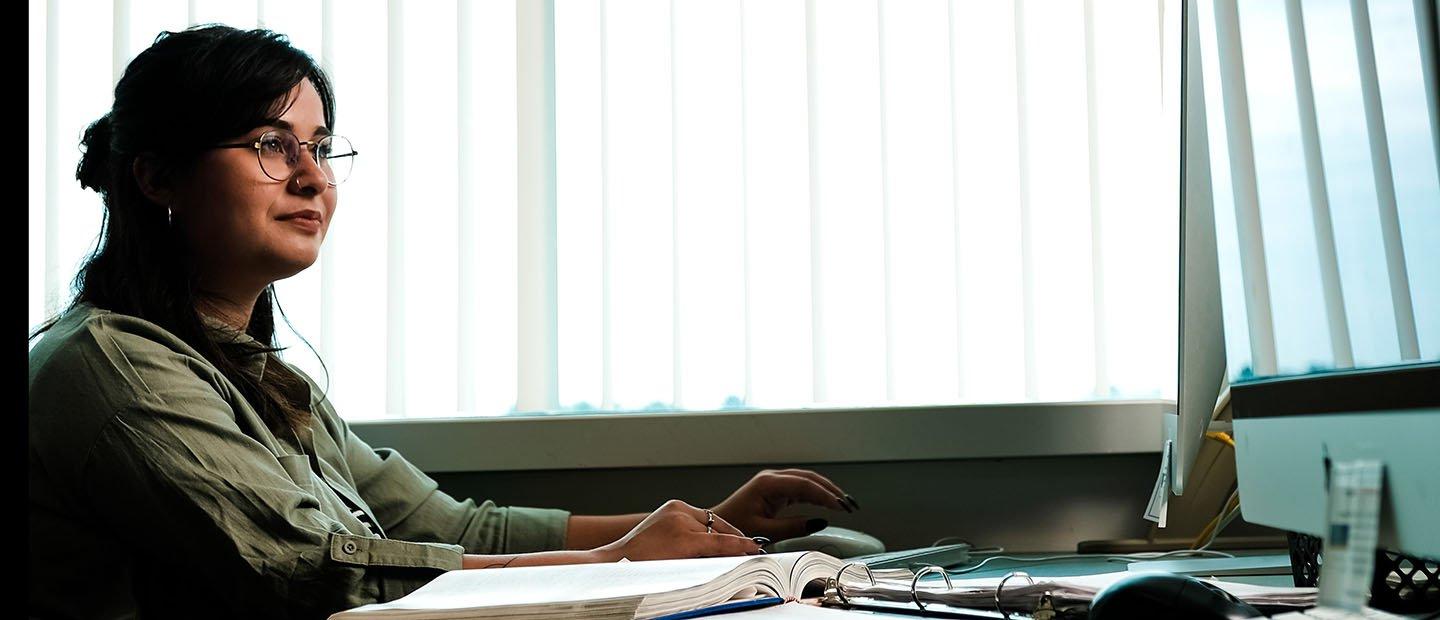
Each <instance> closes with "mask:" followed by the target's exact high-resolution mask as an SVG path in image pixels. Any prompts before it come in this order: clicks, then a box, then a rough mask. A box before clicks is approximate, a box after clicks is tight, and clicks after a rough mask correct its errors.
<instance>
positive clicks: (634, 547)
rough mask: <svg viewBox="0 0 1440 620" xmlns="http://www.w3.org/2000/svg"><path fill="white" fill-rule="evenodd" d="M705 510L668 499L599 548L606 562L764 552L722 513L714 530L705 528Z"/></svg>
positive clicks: (598, 550)
mask: <svg viewBox="0 0 1440 620" xmlns="http://www.w3.org/2000/svg"><path fill="white" fill-rule="evenodd" d="M705 520H706V515H705V509H704V508H696V507H694V506H691V505H690V504H687V503H685V502H682V501H680V500H678V499H672V500H670V501H668V502H665V503H664V504H662V505H661V506H660V508H658V509H656V510H655V512H652V513H650V515H649V516H647V517H645V518H644V519H643V520H641V521H640V524H639V525H636V526H635V527H634V528H633V529H631V530H630V532H629V533H627V534H625V535H624V536H623V537H621V538H620V540H617V541H615V542H613V543H610V544H608V545H604V546H601V547H598V548H596V549H595V553H596V554H598V555H599V556H600V558H601V559H602V560H604V561H610V562H615V561H619V560H620V558H627V559H630V560H670V559H675V558H705V557H715V556H726V555H751V554H756V553H760V545H759V544H757V543H756V542H755V541H753V540H750V539H749V538H746V537H745V534H743V533H741V531H740V530H737V529H735V526H733V525H730V524H729V523H728V522H726V521H725V519H723V518H721V516H720V515H719V514H716V515H715V523H714V529H715V531H714V533H707V532H706V531H705Z"/></svg>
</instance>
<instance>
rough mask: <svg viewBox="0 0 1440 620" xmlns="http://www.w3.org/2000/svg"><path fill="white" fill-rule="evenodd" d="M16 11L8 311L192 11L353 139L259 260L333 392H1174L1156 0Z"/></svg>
mask: <svg viewBox="0 0 1440 620" xmlns="http://www.w3.org/2000/svg"><path fill="white" fill-rule="evenodd" d="M31 8H32V11H31V18H30V45H31V49H32V54H31V67H30V97H31V104H32V105H31V112H30V114H31V118H30V132H31V134H30V135H31V139H30V149H31V158H30V159H31V161H33V162H43V164H44V165H43V166H35V167H33V168H32V172H31V177H30V188H31V193H30V214H31V228H30V238H31V259H30V280H29V283H30V294H29V299H30V321H31V323H32V324H37V323H38V322H39V321H41V320H43V318H44V317H45V316H47V315H49V314H50V313H53V312H55V311H56V310H58V309H60V308H63V307H64V304H65V303H66V302H67V300H68V297H69V293H68V284H69V278H70V277H71V276H72V275H73V273H74V269H75V267H76V266H77V264H78V262H79V260H80V258H81V257H82V256H83V255H84V254H85V253H86V252H87V251H88V250H89V249H90V248H91V247H93V243H94V241H95V235H96V233H97V232H98V231H99V219H100V202H99V200H98V199H97V197H96V196H95V195H94V194H92V193H89V192H85V191H82V190H80V189H79V187H78V185H77V184H75V183H74V182H73V181H72V180H70V177H69V171H70V170H73V169H74V163H75V161H76V160H77V158H78V155H79V154H78V152H77V151H76V150H75V148H74V145H75V144H76V143H78V139H79V135H80V131H82V130H83V128H84V126H85V124H86V123H88V122H90V121H92V120H94V119H95V118H98V117H99V116H100V115H101V114H103V113H104V111H105V109H106V106H107V105H108V103H109V101H110V97H109V94H108V93H109V90H108V89H109V86H110V85H111V84H113V80H114V79H115V78H116V77H118V75H119V72H120V71H121V70H123V67H124V66H125V64H126V63H127V62H128V61H129V59H130V58H131V57H133V55H134V54H136V53H138V52H139V51H140V50H142V49H143V48H144V47H145V46H147V45H148V44H149V42H150V41H151V40H152V39H153V37H154V35H155V34H156V33H157V32H159V31H160V30H162V29H179V28H182V27H184V26H185V25H187V24H190V23H201V22H209V21H221V22H225V23H229V24H231V25H234V26H237V27H252V26H255V25H257V24H259V25H263V26H265V27H268V28H272V29H275V30H277V31H280V32H284V33H286V34H288V35H290V37H291V39H292V41H293V42H294V43H295V44H296V45H297V46H299V47H301V48H302V49H306V50H307V51H309V52H310V53H311V54H312V55H313V56H315V57H316V58H317V59H319V60H320V61H321V62H322V64H323V65H324V66H325V67H326V68H327V69H328V70H330V71H331V73H332V77H333V78H334V80H335V84H336V90H337V96H338V102H339V103H338V122H337V128H336V130H337V131H339V132H342V133H344V134H345V135H347V136H350V137H351V138H352V140H354V142H355V144H356V146H357V148H358V149H360V150H361V151H362V152H363V153H365V155H364V156H362V157H361V158H360V160H359V161H357V164H356V169H355V171H354V173H353V175H352V177H351V180H350V181H348V182H347V183H346V185H345V186H343V187H342V188H341V190H340V191H341V200H340V207H339V211H338V217H337V218H336V219H335V221H334V224H333V226H332V227H331V230H330V236H329V238H328V239H327V242H326V247H325V250H324V252H323V255H322V257H321V259H320V261H319V262H318V263H317V264H316V265H315V266H313V267H311V268H310V269H309V270H307V271H306V272H304V273H302V274H300V275H298V276H296V277H294V278H291V279H288V280H285V281H282V282H280V283H279V284H277V288H278V289H279V299H280V301H281V304H282V307H283V308H284V310H285V312H286V314H287V315H288V317H289V319H290V321H291V323H293V324H294V326H295V328H296V331H298V332H299V333H300V334H303V335H304V336H305V337H306V338H307V339H308V340H309V341H310V342H311V343H312V344H313V345H314V346H315V349H316V350H317V351H318V352H319V354H320V356H321V357H323V359H324V360H325V363H326V366H327V368H328V371H329V372H328V376H329V390H330V396H331V398H332V400H333V401H334V402H335V403H336V405H337V408H338V409H339V411H341V412H342V414H344V415H346V416H347V417H349V418H352V419H363V418H386V417H437V416H454V415H461V416H486V415H503V414H506V413H516V412H522V413H531V412H542V411H544V412H565V411H571V412H574V411H591V410H597V411H611V410H627V411H632V410H640V411H643V410H655V411H673V410H711V409H742V408H744V409H753V408H761V409H770V408H804V407H824V408H851V407H870V406H884V405H952V404H962V403H980V402H1026V401H1066V400H1090V399H1108V398H1131V397H1173V393H1174V382H1175V366H1174V360H1175V358H1176V354H1175V350H1174V348H1175V340H1176V338H1175V325H1176V323H1177V320H1176V307H1175V301H1174V300H1175V295H1174V291H1175V290H1176V251H1177V239H1176V231H1177V230H1178V222H1177V218H1176V216H1177V213H1178V210H1177V208H1176V205H1177V196H1178V191H1177V187H1178V168H1179V162H1178V159H1177V157H1176V156H1175V154H1176V153H1177V152H1178V145H1177V142H1176V140H1177V138H1178V133H1179V131H1178V128H1179V124H1178V110H1177V105H1176V104H1177V103H1178V102H1177V101H1176V99H1175V97H1174V96H1173V94H1178V92H1179V89H1178V66H1179V63H1178V47H1179V37H1178V32H1179V23H1180V21H1179V19H1180V14H1179V5H1178V2H1171V1H1163V2H1151V3H1138V4H1137V3H1134V2H1128V1H1101V0H1094V1H1091V2H1081V1H1073V2H1065V3H1059V4H1057V3H1048V2H1036V1H1033V0H1032V1H1023V0H1017V1H1016V2H1013V3H1011V2H958V1H946V0H906V1H895V0H843V1H842V0H825V1H823V2H821V1H814V0H811V1H809V2H807V1H805V0H768V1H765V2H760V1H755V0H706V1H703V2H671V1H668V0H554V1H553V3H552V2H548V1H539V0H533V1H532V0H519V1H517V2H515V3H504V2H469V1H464V0H461V1H459V2H453V3H414V2H411V3H405V2H398V1H395V2H388V3H386V2H379V1H376V0H369V1H357V2H349V1H347V2H343V3H341V2H333V1H330V0H310V1H301V2H286V3H284V4H280V3H276V2H267V1H259V2H251V3H248V4H247V3H245V2H233V1H223V2H222V1H216V2H201V1H199V0H192V1H190V2H188V3H186V2H168V3H167V2H149V1H147V2H125V1H117V2H114V3H96V4H93V5H92V4H87V3H70V2H63V3H62V2H50V3H41V2H39V1H38V0H32V2H31ZM551 102H553V108H552V107H550V105H551ZM532 104H535V105H532ZM552 109H553V112H551V111H550V110H552ZM552 144H553V146H551V145H552ZM537 162H538V163H537ZM546 162H553V166H551V165H549V164H547V163H546ZM356 334H362V335H364V336H363V337H356V336H355V335H356ZM342 336H343V337H342ZM281 338H282V344H285V345H288V346H290V349H289V350H288V351H287V353H286V357H287V359H289V360H291V361H292V362H294V363H296V364H297V365H298V366H300V367H301V368H303V369H305V370H306V371H307V372H309V373H310V374H311V375H312V376H315V377H316V379H317V380H319V381H321V382H322V384H323V383H324V381H325V373H324V372H323V371H322V370H321V369H320V367H319V365H318V363H316V361H315V359H314V357H313V356H311V355H310V354H309V352H308V350H307V349H306V347H305V346H304V345H303V344H300V343H299V340H298V339H297V338H296V337H295V336H294V334H291V333H288V332H287V331H285V330H284V329H283V328H282V334H281Z"/></svg>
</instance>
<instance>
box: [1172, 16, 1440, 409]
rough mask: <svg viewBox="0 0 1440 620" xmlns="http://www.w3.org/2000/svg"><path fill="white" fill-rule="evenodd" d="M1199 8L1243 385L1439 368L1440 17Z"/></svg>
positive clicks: (1216, 189)
mask: <svg viewBox="0 0 1440 620" xmlns="http://www.w3.org/2000/svg"><path fill="white" fill-rule="evenodd" d="M1193 6H1195V7H1196V8H1197V9H1198V10H1197V15H1196V18H1197V25H1198V31H1199V32H1198V35H1199V37H1198V39H1199V40H1198V41H1197V43H1198V51H1199V53H1200V61H1201V65H1202V68H1203V75H1204V81H1203V87H1204V101H1205V108H1206V121H1205V135H1203V136H1193V135H1192V136H1191V139H1196V138H1199V139H1204V140H1206V141H1207V144H1208V147H1209V149H1208V151H1209V169H1210V181H1211V190H1212V191H1211V193H1212V195H1213V201H1214V202H1213V205H1214V213H1215V236H1216V248H1217V258H1218V266H1219V275H1220V288H1221V299H1222V313H1223V318H1224V332H1225V344H1226V347H1225V349H1226V355H1227V359H1226V365H1227V370H1226V374H1227V376H1228V378H1229V379H1230V381H1231V383H1240V382H1245V381H1250V380H1255V379H1263V378H1268V377H1285V376H1297V375H1305V374H1311V373H1317V372H1325V371H1331V370H1340V369H1352V368H1361V369H1363V368H1376V367H1386V366H1392V365H1403V364H1415V363H1420V362H1425V361H1433V360H1437V359H1440V158H1437V152H1440V127H1437V126H1440V121H1437V112H1436V111H1437V105H1436V96H1437V93H1436V85H1435V81H1436V75H1437V74H1440V73H1437V69H1436V58H1435V51H1434V50H1435V47H1434V40H1435V30H1436V26H1435V16H1434V15H1433V10H1430V11H1428V12H1430V13H1432V14H1430V15H1424V14H1422V15H1417V14H1416V11H1417V10H1420V11H1421V12H1422V13H1424V12H1427V11H1426V3H1423V2H1412V1H1411V0H1368V2H1348V1H1345V0H1304V1H1302V2H1296V3H1284V2H1239V3H1233V2H1213V3H1212V2H1198V3H1196V4H1195V5H1193ZM1431 6H1433V5H1431ZM1195 50H1196V48H1194V47H1192V48H1191V51H1192V52H1193V51H1195Z"/></svg>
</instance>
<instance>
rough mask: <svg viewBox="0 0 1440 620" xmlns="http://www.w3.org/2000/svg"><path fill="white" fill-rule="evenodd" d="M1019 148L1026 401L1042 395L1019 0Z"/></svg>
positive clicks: (1021, 4) (1021, 2) (1018, 0)
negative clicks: (1037, 337) (1037, 355)
mask: <svg viewBox="0 0 1440 620" xmlns="http://www.w3.org/2000/svg"><path fill="white" fill-rule="evenodd" d="M1014 8H1015V95H1016V96H1015V102H1016V106H1017V108H1016V116H1017V118H1016V120H1017V121H1018V122H1017V124H1016V127H1017V132H1016V144H1017V150H1018V162H1019V182H1020V288H1021V298H1020V305H1021V313H1022V317H1023V319H1022V321H1023V323H1024V326H1025V342H1024V350H1025V397H1026V398H1031V399H1033V398H1035V397H1036V395H1037V394H1038V393H1039V391H1038V390H1039V385H1038V383H1037V377H1036V374H1037V369H1036V367H1037V365H1036V359H1035V258H1034V248H1033V247H1031V246H1032V242H1031V233H1030V136H1029V131H1028V130H1027V125H1028V120H1027V117H1028V114H1027V110H1026V102H1025V90H1026V89H1025V0H1015V5H1014Z"/></svg>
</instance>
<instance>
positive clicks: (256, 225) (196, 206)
mask: <svg viewBox="0 0 1440 620" xmlns="http://www.w3.org/2000/svg"><path fill="white" fill-rule="evenodd" d="M288 99H290V100H293V102H294V103H293V104H292V105H291V106H290V107H289V108H288V109H287V110H285V112H284V113H283V114H281V115H280V119H279V121H278V122H276V123H275V124H274V125H266V126H261V127H256V128H254V129H252V130H251V131H249V132H247V133H245V134H241V135H238V136H234V137H233V139H227V140H225V141H224V142H226V143H237V142H244V143H253V142H255V141H256V140H257V139H259V137H260V135H261V134H263V133H265V132H266V131H269V130H272V129H287V130H289V131H291V132H293V133H294V134H295V136H296V137H297V138H298V139H300V140H302V141H305V140H318V139H320V138H321V137H324V136H325V135H327V134H328V133H329V130H328V128H326V127H325V109H324V106H323V105H322V104H321V102H320V95H319V93H317V92H316V91H315V86H314V85H312V84H311V83H310V80H308V79H307V80H304V81H302V82H300V84H298V85H296V86H295V88H294V89H293V90H292V91H291V92H290V94H289V96H288ZM302 148H303V149H304V152H303V153H302V156H301V157H300V163H299V164H296V166H295V168H294V172H293V173H292V174H291V175H290V178H288V179H283V180H278V181H277V180H275V179H272V178H270V177H269V176H267V175H266V173H265V171H264V170H262V169H261V168H260V163H259V160H258V158H257V155H256V151H255V149H253V148H224V149H210V150H207V151H205V152H203V153H202V154H201V156H200V160H199V161H198V162H197V165H196V167H195V173H194V174H193V175H190V177H189V178H188V179H186V180H185V181H183V182H182V183H181V184H180V185H179V186H178V187H177V190H179V191H178V194H177V196H176V201H175V204H173V205H172V210H173V216H174V221H175V224H176V225H177V226H180V227H182V229H183V232H184V234H185V235H186V238H187V239H188V240H189V241H190V247H191V249H192V252H193V253H194V256H195V257H196V259H197V260H198V261H199V262H200V265H199V267H200V273H201V277H202V278H203V279H204V280H205V282H204V284H205V285H206V286H207V287H211V288H214V289H216V290H229V291H247V290H258V289H259V288H263V287H265V286H266V285H269V284H270V283H272V282H274V281H276V280H281V279H284V278H288V277H290V276H292V275H295V274H296V273H299V272H300V271H302V270H304V269H305V268H306V267H309V266H310V265H311V264H313V263H314V262H315V259H316V258H318V257H319V255H320V244H321V243H322V242H323V241H324V240H325V233H326V231H327V230H329V228H330V220H331V218H332V217H334V215H335V203H336V192H335V189H336V188H334V187H330V186H329V183H328V181H327V180H326V177H325V173H324V172H323V171H322V170H321V169H320V167H319V166H318V165H316V163H315V159H314V157H313V154H312V152H311V151H310V149H311V148H314V147H313V146H305V147H302ZM271 172H272V174H274V173H275V171H271ZM277 176H281V175H279V174H277Z"/></svg>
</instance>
